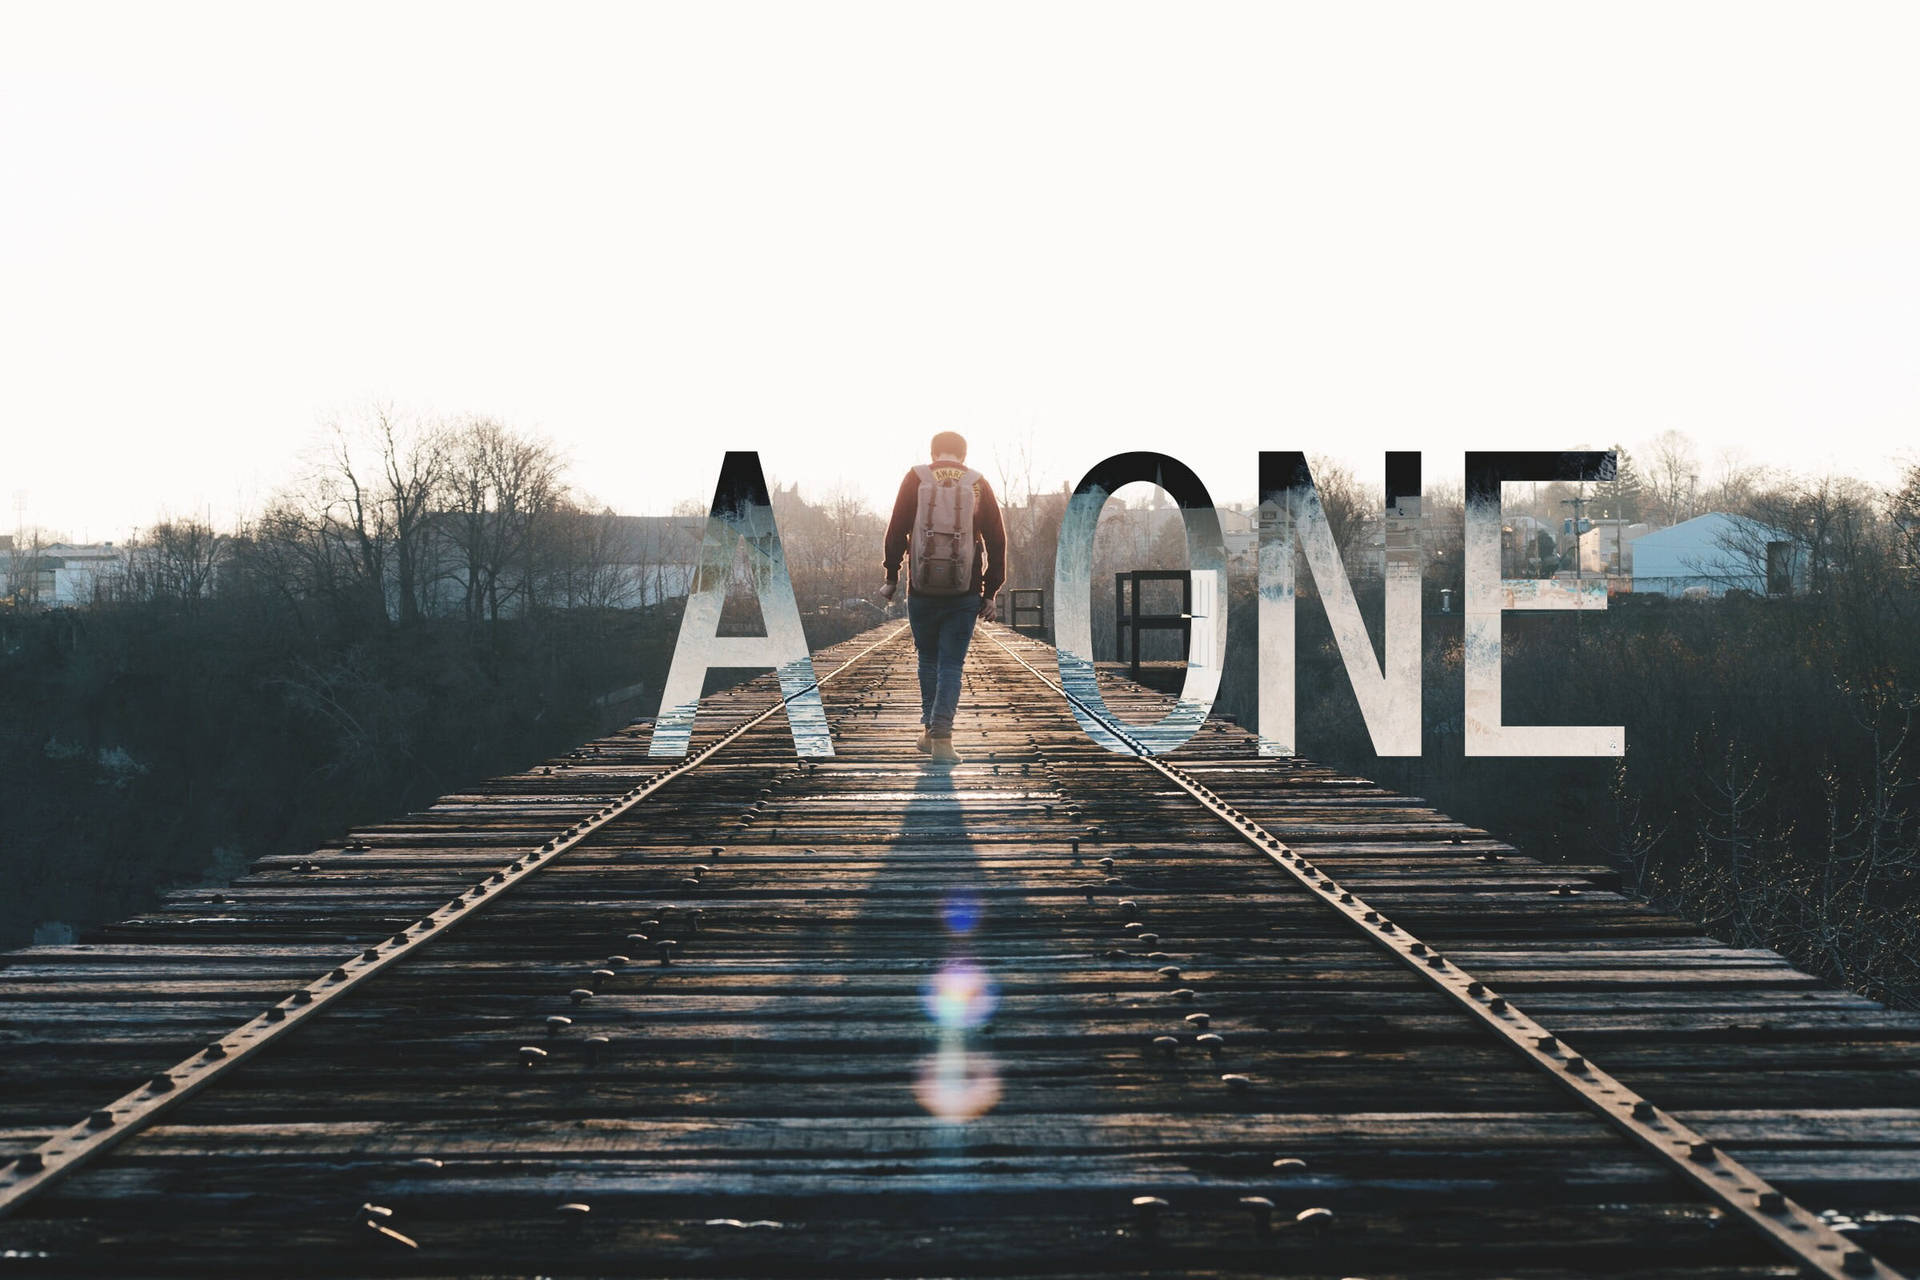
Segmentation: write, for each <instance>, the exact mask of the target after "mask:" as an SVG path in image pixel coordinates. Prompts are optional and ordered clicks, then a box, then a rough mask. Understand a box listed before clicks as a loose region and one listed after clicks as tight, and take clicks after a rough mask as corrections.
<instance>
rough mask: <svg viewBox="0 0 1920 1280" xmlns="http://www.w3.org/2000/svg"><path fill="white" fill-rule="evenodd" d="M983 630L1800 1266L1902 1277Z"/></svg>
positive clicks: (1842, 1276)
mask: <svg viewBox="0 0 1920 1280" xmlns="http://www.w3.org/2000/svg"><path fill="white" fill-rule="evenodd" d="M987 635H988V638H990V639H991V640H992V641H993V642H994V643H995V644H996V645H998V646H999V647H1000V649H1001V650H1002V651H1003V652H1005V653H1006V654H1007V655H1008V656H1009V657H1011V658H1012V659H1013V660H1014V661H1015V662H1018V663H1019V664H1020V665H1021V666H1023V667H1025V668H1026V669H1027V670H1028V672H1030V673H1031V674H1032V675H1033V676H1034V677H1035V678H1036V679H1038V680H1039V681H1040V683H1042V684H1044V685H1046V686H1047V687H1048V688H1049V689H1052V690H1053V691H1054V692H1055V693H1057V694H1059V695H1060V696H1061V697H1063V698H1065V699H1067V700H1068V701H1070V702H1072V703H1073V704H1074V705H1075V706H1077V707H1079V708H1080V709H1081V710H1082V711H1084V712H1085V713H1086V714H1088V715H1090V716H1092V717H1093V718H1094V719H1095V720H1097V721H1099V722H1100V724H1101V725H1102V726H1104V727H1105V728H1106V729H1107V730H1108V731H1109V732H1111V733H1112V734H1113V735H1114V737H1115V738H1117V739H1118V740H1119V741H1120V742H1122V743H1123V744H1124V745H1125V746H1126V747H1127V748H1128V749H1129V750H1130V751H1132V752H1133V753H1134V756H1135V758H1137V759H1138V760H1140V761H1141V762H1142V763H1144V764H1146V765H1147V766H1148V767H1149V768H1151V769H1153V770H1155V771H1156V772H1158V773H1159V774H1160V775H1161V776H1162V777H1163V778H1165V779H1166V780H1167V781H1168V782H1171V783H1173V784H1174V786H1176V787H1178V788H1179V789H1180V790H1182V791H1184V792H1186V793H1187V795H1188V796H1190V797H1191V798H1193V799H1195V800H1197V801H1199V802H1200V803H1201V804H1202V805H1204V806H1205V807H1206V808H1207V809H1208V810H1209V811H1211V812H1212V813H1213V814H1214V815H1215V816H1216V817H1218V818H1220V819H1221V820H1222V821H1223V822H1225V823H1227V824H1228V825H1229V826H1230V827H1232V828H1233V830H1234V832H1235V833H1236V834H1237V835H1238V836H1240V838H1241V839H1243V840H1245V841H1246V842H1247V843H1249V844H1251V845H1252V846H1253V847H1254V848H1256V849H1258V850H1259V851H1260V852H1261V853H1263V854H1265V855H1266V856H1267V857H1268V858H1269V859H1271V860H1272V861H1273V863H1274V864H1275V865H1276V866H1278V867H1279V868H1280V869H1281V870H1283V871H1285V872H1287V873H1288V874H1289V875H1291V876H1292V877H1293V878H1294V880H1296V881H1297V882H1298V883H1299V884H1300V885H1301V886H1302V887H1303V888H1305V889H1306V890H1307V891H1308V892H1309V893H1311V894H1312V895H1313V896H1314V897H1316V898H1317V899H1319V901H1320V902H1321V903H1322V904H1324V905H1325V906H1327V907H1328V908H1330V909H1331V910H1333V911H1334V912H1336V913H1338V914H1339V915H1340V916H1342V917H1343V918H1344V919H1346V920H1347V921H1348V922H1349V923H1351V924H1352V925H1353V926H1354V928H1355V929H1357V930H1358V931H1359V932H1361V933H1362V934H1364V935H1365V936H1366V937H1368V938H1370V939H1372V940H1373V942H1375V943H1376V944H1378V945H1379V946H1380V947H1382V948H1383V949H1385V950H1386V951H1387V952H1389V953H1390V954H1392V955H1393V956H1395V957H1396V958H1397V959H1398V960H1399V961H1400V962H1401V963H1402V964H1403V965H1405V966H1406V967H1407V968H1408V969H1411V970H1412V971H1413V972H1414V973H1416V974H1418V975H1419V976H1420V977H1422V978H1424V979H1425V980H1426V981H1427V983H1428V984H1429V985H1430V986H1432V987H1433V988H1434V989H1435V990H1437V991H1439V992H1440V993H1441V994H1442V995H1444V996H1446V997H1447V998H1448V999H1449V1000H1450V1001H1452V1002H1453V1004H1454V1005H1455V1006H1456V1007H1458V1008H1459V1009H1461V1010H1463V1011H1465V1012H1466V1013H1467V1014H1469V1015H1470V1016H1471V1017H1472V1018H1473V1019H1474V1020H1475V1021H1477V1022H1479V1023H1480V1024H1481V1025H1482V1026H1483V1027H1485V1028H1486V1029H1487V1030H1489V1031H1492V1032H1493V1033H1494V1034H1495V1035H1497V1036H1499V1037H1500V1038H1501V1039H1502V1040H1504V1041H1506V1042H1507V1044H1508V1045H1509V1046H1511V1047H1512V1048H1513V1049H1514V1050H1515V1051H1517V1052H1518V1053H1519V1054H1520V1055H1521V1056H1522V1057H1524V1058H1525V1059H1527V1061H1529V1062H1531V1063H1532V1064H1533V1065H1534V1066H1535V1067H1537V1068H1539V1069H1540V1070H1541V1071H1543V1072H1545V1073H1546V1074H1547V1075H1548V1076H1549V1077H1550V1078H1552V1079H1553V1080H1554V1081H1555V1082H1556V1083H1557V1084H1559V1085H1560V1086H1561V1087H1562V1088H1563V1089H1565V1090H1566V1091H1567V1092H1569V1093H1571V1094H1573V1095H1574V1096H1575V1097H1576V1098H1578V1099H1579V1100H1580V1101H1581V1102H1583V1103H1584V1104H1586V1106H1587V1107H1588V1108H1589V1109H1590V1110H1592V1111H1593V1112H1594V1113H1595V1114H1596V1115H1598V1116H1600V1117H1601V1118H1602V1119H1603V1120H1605V1121H1606V1122H1607V1123H1609V1124H1611V1125H1612V1126H1613V1127H1614V1128H1615V1129H1616V1130H1618V1131H1619V1132H1621V1133H1622V1134H1624V1135H1626V1136H1627V1137H1628V1138H1630V1139H1632V1140H1633V1141H1634V1142H1636V1143H1637V1144H1638V1145H1639V1146H1640V1147H1642V1148H1643V1149H1645V1150H1646V1151H1648V1152H1651V1153H1652V1154H1653V1155H1654V1156H1655V1157H1657V1158H1658V1159H1659V1160H1660V1161H1662V1162H1663V1163H1664V1164H1666V1165H1667V1166H1668V1167H1669V1168H1670V1169H1671V1170H1672V1171H1674V1172H1676V1173H1678V1174H1680V1175H1681V1176H1682V1177H1683V1178H1684V1179H1685V1180H1686V1181H1688V1182H1690V1183H1692V1184H1693V1185H1694V1186H1696V1187H1699V1188H1700V1189H1701V1190H1703V1191H1705V1192H1706V1193H1707V1195H1708V1196H1709V1197H1710V1198H1711V1199H1712V1200H1714V1201H1716V1202H1718V1203H1719V1204H1720V1205H1722V1206H1723V1207H1725V1208H1726V1209H1727V1210H1728V1211H1729V1212H1731V1213H1732V1214H1733V1215H1734V1216H1736V1217H1738V1218H1739V1219H1741V1220H1742V1221H1744V1222H1746V1223H1747V1224H1748V1225H1749V1226H1751V1227H1753V1228H1754V1229H1756V1230H1757V1231H1759V1232H1760V1233H1761V1234H1762V1235H1764V1236H1766V1237H1767V1239H1768V1240H1770V1241H1772V1242H1773V1244H1774V1245H1775V1246H1776V1247H1777V1248H1779V1249H1781V1250H1782V1251H1784V1252H1785V1253H1786V1254H1787V1255H1789V1256H1790V1257H1791V1258H1793V1260H1794V1261H1796V1262H1798V1263H1799V1264H1800V1265H1801V1266H1803V1267H1805V1268H1807V1269H1809V1270H1810V1271H1812V1272H1813V1273H1814V1274H1817V1275H1821V1276H1827V1277H1830V1278H1831V1280H1857V1277H1861V1276H1871V1277H1875V1278H1876V1280H1904V1277H1902V1275H1901V1273H1900V1272H1898V1271H1895V1270H1894V1269H1893V1268H1892V1267H1890V1266H1888V1265H1887V1264H1886V1263H1884V1262H1882V1261H1881V1260H1880V1259H1879V1258H1877V1257H1875V1256H1874V1255H1873V1254H1871V1253H1869V1252H1868V1251H1867V1250H1865V1249H1862V1248H1860V1247H1859V1246H1858V1245H1856V1244H1855V1243H1854V1242H1853V1241H1851V1240H1849V1239H1847V1237H1846V1236H1844V1235H1842V1234H1840V1233H1839V1232H1838V1231H1835V1230H1834V1229H1833V1228H1832V1227H1830V1226H1829V1225H1827V1223H1826V1222H1824V1221H1822V1220H1821V1218H1820V1217H1819V1216H1818V1215H1816V1214H1814V1213H1813V1212H1811V1211H1810V1210H1808V1209H1807V1208H1806V1207H1805V1206H1804V1205H1801V1204H1799V1203H1797V1202H1796V1201H1794V1200H1791V1199H1789V1198H1788V1197H1787V1196H1786V1195H1785V1194H1784V1193H1782V1192H1781V1191H1780V1190H1778V1189H1777V1188H1776V1187H1774V1186H1773V1185H1772V1184H1770V1183H1769V1182H1768V1181H1767V1180H1766V1179H1764V1178H1762V1177H1760V1176H1759V1175H1758V1174H1756V1173H1754V1172H1753V1171H1752V1170H1751V1169H1748V1168H1747V1167H1746V1166H1745V1165H1743V1164H1741V1163H1740V1162H1739V1161H1737V1160H1735V1159H1733V1158H1732V1157H1731V1156H1729V1155H1727V1154H1726V1153H1725V1152H1724V1151H1721V1150H1720V1149H1719V1148H1718V1147H1717V1146H1715V1145H1714V1144H1713V1143H1712V1142H1710V1141H1709V1140H1708V1139H1707V1138H1706V1137H1705V1136H1704V1135H1702V1134H1700V1133H1698V1132H1696V1131H1695V1130H1693V1129H1691V1128H1689V1127H1688V1126H1687V1125H1685V1124H1683V1123H1681V1121H1680V1119H1679V1118H1678V1117H1677V1116H1675V1115H1674V1114H1673V1113H1672V1112H1670V1111H1666V1110H1664V1109H1662V1108H1660V1107H1657V1106H1655V1105H1654V1104H1653V1103H1652V1102H1650V1101H1648V1100H1647V1099H1646V1098H1644V1097H1642V1096H1641V1095H1640V1094H1639V1093H1637V1092H1635V1091H1634V1090H1633V1089H1630V1088H1628V1087H1627V1086H1626V1085H1624V1084H1622V1083H1621V1082H1620V1081H1619V1080H1618V1079H1617V1078H1615V1077H1614V1076H1612V1075H1610V1074H1608V1073H1607V1072H1606V1071H1604V1070H1602V1069H1601V1068H1600V1067H1598V1066H1596V1065H1595V1064H1594V1063H1593V1061H1592V1060H1591V1059H1590V1058H1588V1057H1586V1056H1585V1055H1583V1054H1580V1053H1576V1052H1575V1051H1574V1049H1573V1047H1572V1046H1571V1045H1568V1044H1567V1043H1566V1042H1565V1041H1564V1040H1562V1039H1561V1038H1560V1037H1559V1036H1557V1035H1555V1034H1554V1033H1553V1032H1551V1031H1550V1030H1548V1029H1547V1028H1546V1027H1544V1026H1542V1025H1541V1024H1540V1023H1539V1022H1538V1021H1536V1020H1535V1019H1533V1018H1531V1017H1528V1016H1527V1015H1526V1014H1525V1013H1523V1012H1522V1011H1521V1010H1519V1009H1517V1008H1515V1007H1514V1005H1513V1002H1512V1001H1510V1000H1508V999H1507V998H1506V997H1504V996H1502V995H1501V994H1500V993H1499V992H1497V991H1495V990H1494V989H1493V988H1492V987H1491V986H1490V985H1489V984H1487V983H1486V982H1484V981H1482V980H1480V979H1478V978H1476V977H1474V976H1473V975H1472V974H1471V973H1468V972H1467V971H1466V970H1464V969H1462V968H1461V967H1460V966H1459V965H1457V964H1455V963H1454V962H1453V961H1451V960H1449V959H1447V958H1446V957H1445V956H1443V955H1442V954H1440V952H1439V951H1438V950H1437V949H1435V948H1434V947H1431V946H1429V945H1428V944H1427V943H1425V942H1423V941H1421V940H1420V939H1419V938H1418V937H1416V936H1415V935H1413V934H1412V933H1409V932H1408V931H1407V930H1405V929H1403V928H1401V927H1400V926H1398V925H1397V924H1395V923H1394V922H1393V921H1392V920H1390V919H1389V918H1388V917H1387V914H1386V913H1385V912H1384V911H1380V910H1378V909H1376V908H1374V907H1370V906H1368V905H1367V903H1366V902H1365V901H1364V900H1362V899H1361V898H1360V896H1359V895H1358V894H1356V893H1353V892H1352V891H1351V890H1348V889H1345V888H1342V887H1341V886H1340V885H1339V884H1338V883H1336V882H1335V881H1334V880H1333V878H1332V877H1330V876H1328V875H1327V874H1325V873H1324V872H1322V871H1321V870H1320V869H1319V868H1318V867H1316V866H1314V865H1313V863H1312V862H1310V861H1309V860H1308V859H1306V858H1304V857H1302V856H1301V855H1300V854H1298V853H1295V852H1294V851H1293V850H1292V849H1289V848H1288V847H1287V846H1286V844H1285V843H1283V842H1282V841H1281V840H1280V839H1279V838H1278V837H1277V836H1275V835H1273V834H1272V833H1271V832H1269V831H1267V830H1266V829H1265V828H1264V827H1262V826H1261V825H1260V824H1259V823H1257V822H1255V821H1254V820H1253V819H1252V818H1250V817H1248V816H1247V815H1246V814H1244V813H1242V812H1240V810H1238V809H1237V808H1235V807H1234V806H1233V805H1231V804H1228V803H1227V802H1226V801H1225V800H1223V799H1221V798H1220V797H1219V796H1217V795H1215V794H1214V793H1213V792H1212V791H1211V790H1209V789H1208V788H1207V787H1205V786H1204V785H1202V784H1201V783H1199V782H1198V781H1196V780H1195V779H1194V778H1193V777H1192V775H1190V774H1189V773H1188V772H1187V771H1186V770H1185V769H1183V768H1181V767H1179V766H1177V765H1172V764H1169V763H1167V762H1166V761H1165V760H1163V759H1161V758H1160V757H1158V756H1155V755H1154V754H1152V753H1151V752H1150V751H1148V750H1147V749H1146V748H1145V747H1144V746H1142V745H1141V744H1140V742H1139V741H1138V740H1136V739H1135V738H1134V737H1133V736H1132V735H1131V734H1129V733H1128V732H1127V727H1126V726H1125V725H1124V724H1121V723H1119V722H1118V721H1117V720H1116V719H1115V718H1114V717H1113V715H1112V713H1111V712H1105V711H1102V710H1101V709H1100V708H1099V707H1098V706H1096V705H1094V704H1091V703H1089V702H1088V701H1087V700H1086V699H1084V698H1081V697H1079V696H1078V695H1076V694H1074V693H1072V692H1070V691H1069V690H1068V689H1066V688H1065V687H1063V686H1062V685H1061V684H1059V683H1057V682H1055V681H1054V680H1051V679H1049V678H1048V677H1047V676H1046V675H1045V674H1043V673H1042V672H1041V671H1040V670H1039V669H1038V668H1036V667H1035V666H1034V665H1033V664H1032V663H1030V662H1028V661H1027V660H1026V659H1025V658H1023V657H1021V656H1020V654H1019V653H1017V652H1015V651H1014V649H1013V647H1012V646H1010V645H1008V644H1007V643H1006V642H1005V641H1004V640H1003V639H1001V637H1000V636H999V635H998V634H996V633H994V632H992V631H989V632H987Z"/></svg>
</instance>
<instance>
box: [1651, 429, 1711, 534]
mask: <svg viewBox="0 0 1920 1280" xmlns="http://www.w3.org/2000/svg"><path fill="white" fill-rule="evenodd" d="M1644 452H1645V456H1646V457H1647V458H1648V459H1649V460H1650V465H1649V468H1648V473H1647V484H1648V485H1649V487H1651V488H1652V490H1653V504H1654V506H1655V508H1656V509H1658V510H1659V511H1660V513H1661V514H1662V515H1663V516H1664V517H1665V518H1666V522H1667V523H1668V524H1670V525H1672V524H1679V523H1680V521H1681V520H1683V519H1687V518H1689V517H1691V516H1692V515H1693V500H1694V490H1695V488H1696V486H1697V485H1698V484H1699V480H1700V462H1699V459H1698V458H1697V457H1696V456H1695V454H1694V451H1693V441H1691V440H1689V439H1688V438H1687V437H1686V436H1685V435H1684V434H1682V433H1681V432H1678V431H1674V430H1671V429H1669V430H1666V431H1662V432H1661V433H1660V434H1659V435H1657V436H1655V437H1654V438H1653V441H1652V442H1651V443H1650V444H1649V445H1648V446H1647V448H1646V450H1645V451H1644ZM1682 512H1685V513H1686V515H1684V516H1683V515H1682V514H1681V513H1682Z"/></svg>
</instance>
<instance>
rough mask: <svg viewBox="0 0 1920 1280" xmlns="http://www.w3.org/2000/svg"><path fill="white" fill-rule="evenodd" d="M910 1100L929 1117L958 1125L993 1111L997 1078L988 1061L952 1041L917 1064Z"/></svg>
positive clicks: (982, 1055) (998, 1095)
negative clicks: (916, 1103)
mask: <svg viewBox="0 0 1920 1280" xmlns="http://www.w3.org/2000/svg"><path fill="white" fill-rule="evenodd" d="M913 1096H914V1097H915V1098H918V1099H919V1100H920V1105H921V1106H922V1107H925V1108H926V1109H927V1113H928V1114H929V1115H932V1116H935V1117H937V1118H939V1119H941V1120H945V1121H947V1122H948V1123H949V1124H958V1123H960V1122H962V1121H966V1120H973V1119H976V1118H978V1117H980V1116H983V1115H985V1114H987V1112H989V1111H991V1110H993V1108H994V1104H995V1103H997V1102H999V1101H1000V1076H999V1073H998V1072H997V1071H995V1070H994V1066H993V1059H992V1058H990V1057H988V1056H987V1055H986V1054H984V1053H974V1052H972V1051H970V1050H968V1049H967V1048H965V1047H964V1046H963V1045H962V1044H961V1043H960V1041H959V1038H958V1037H954V1038H951V1039H947V1040H944V1041H943V1042H942V1044H941V1046H940V1051H939V1052H938V1053H935V1054H930V1055H929V1056H928V1057H926V1058H925V1059H923V1060H922V1061H921V1063H920V1078H919V1079H917V1080H915V1081H914V1084H913Z"/></svg>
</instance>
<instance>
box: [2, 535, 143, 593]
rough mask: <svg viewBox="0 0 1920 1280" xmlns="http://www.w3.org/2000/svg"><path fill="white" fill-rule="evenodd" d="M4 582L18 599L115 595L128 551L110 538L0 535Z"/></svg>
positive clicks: (8, 591) (7, 590) (6, 591)
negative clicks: (29, 542)
mask: <svg viewBox="0 0 1920 1280" xmlns="http://www.w3.org/2000/svg"><path fill="white" fill-rule="evenodd" d="M0 544H3V545H0V584H4V587H5V594H6V595H7V596H9V597H10V598H11V599H12V600H13V601H14V603H15V604H18V605H38V606H41V607H42V608H51V607H57V606H66V607H72V606H75V605H90V604H95V603H97V602H99V601H102V600H107V599H111V598H113V597H114V596H115V595H116V594H117V593H118V592H119V590H120V588H121V586H122V584H124V583H125V581H126V577H127V555H126V552H125V550H123V549H120V548H116V547H115V546H114V545H113V544H112V543H111V542H100V543H90V544H88V545H85V546H79V545H75V544H73V543H69V542H54V543H48V544H46V545H44V546H39V547H31V546H16V545H15V540H14V539H13V537H12V536H10V535H9V536H7V537H5V538H4V539H0Z"/></svg>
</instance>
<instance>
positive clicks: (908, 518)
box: [886, 471, 920, 582]
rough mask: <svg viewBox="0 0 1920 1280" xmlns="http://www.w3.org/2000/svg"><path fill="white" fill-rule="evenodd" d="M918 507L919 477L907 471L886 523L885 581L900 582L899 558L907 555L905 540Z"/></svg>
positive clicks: (911, 529) (910, 531)
mask: <svg viewBox="0 0 1920 1280" xmlns="http://www.w3.org/2000/svg"><path fill="white" fill-rule="evenodd" d="M919 507H920V476H919V474H918V473H916V472H913V471H909V472H907V478H906V479H904V480H902V481H901V482H900V492H899V494H898V495H897V496H896V497H895V498H894V500H893V517H892V518H891V519H890V520H888V521H887V543H886V557H887V559H886V569H887V581H888V582H898V581H899V580H900V558H901V557H902V556H904V555H906V554H907V539H908V537H909V536H910V535H911V534H912V533H913V517H914V515H915V514H916V513H917V512H918V510H919Z"/></svg>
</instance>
